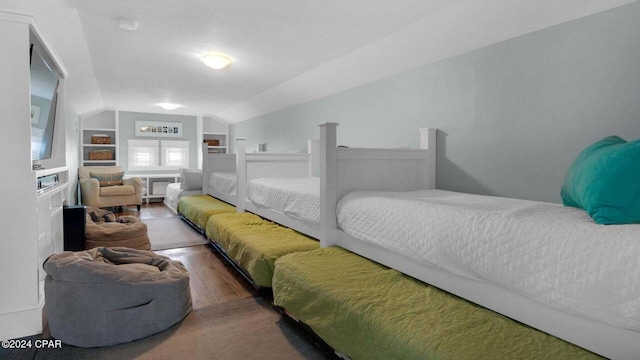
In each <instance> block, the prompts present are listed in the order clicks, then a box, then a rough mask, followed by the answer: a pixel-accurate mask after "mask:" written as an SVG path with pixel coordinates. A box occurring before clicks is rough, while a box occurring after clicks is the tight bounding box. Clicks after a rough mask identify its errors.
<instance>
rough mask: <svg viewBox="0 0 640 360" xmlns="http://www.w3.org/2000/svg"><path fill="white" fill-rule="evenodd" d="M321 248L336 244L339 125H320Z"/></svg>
mask: <svg viewBox="0 0 640 360" xmlns="http://www.w3.org/2000/svg"><path fill="white" fill-rule="evenodd" d="M319 126H320V156H319V158H320V236H319V237H320V238H319V240H320V247H327V246H331V245H334V244H335V241H336V239H334V238H333V236H334V232H335V229H336V228H337V227H338V224H337V221H336V206H337V203H338V199H337V183H336V179H337V173H336V172H337V166H336V151H337V150H336V145H337V140H336V127H337V126H338V124H337V123H323V124H320V125H319Z"/></svg>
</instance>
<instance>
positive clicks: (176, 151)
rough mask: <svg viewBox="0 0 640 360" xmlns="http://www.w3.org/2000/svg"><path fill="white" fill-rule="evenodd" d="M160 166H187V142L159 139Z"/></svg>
mask: <svg viewBox="0 0 640 360" xmlns="http://www.w3.org/2000/svg"><path fill="white" fill-rule="evenodd" d="M160 147H161V148H162V166H171V167H178V168H181V167H186V168H188V167H189V142H188V141H172V140H161V141H160Z"/></svg>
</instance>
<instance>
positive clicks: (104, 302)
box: [44, 247, 192, 347]
mask: <svg viewBox="0 0 640 360" xmlns="http://www.w3.org/2000/svg"><path fill="white" fill-rule="evenodd" d="M127 264H128V265H127ZM131 264H137V265H131ZM121 265H124V266H121ZM154 268H155V269H154ZM44 269H45V271H46V272H47V277H46V279H45V301H46V308H47V313H48V320H49V328H50V330H51V336H52V337H54V338H56V339H60V340H62V341H63V342H64V343H66V344H70V345H75V346H80V347H96V346H107V345H114V344H119V343H123V342H128V341H132V340H135V339H139V338H142V337H145V336H148V335H152V334H155V333H157V332H160V331H162V330H165V329H167V328H169V327H170V326H172V325H174V324H175V323H177V322H178V321H180V320H182V319H183V318H184V317H185V316H187V314H188V313H189V312H190V311H191V308H192V305H191V291H190V288H189V273H188V271H187V270H186V269H185V267H184V266H183V265H182V263H180V262H179V261H174V260H170V259H169V258H167V257H164V256H161V255H157V254H154V253H153V252H151V251H145V250H137V249H129V248H120V247H116V248H105V247H98V248H94V249H91V250H87V251H80V252H63V253H60V254H55V255H52V256H51V257H50V258H49V259H47V261H46V262H45V264H44ZM143 269H144V270H143ZM156 270H157V271H156Z"/></svg>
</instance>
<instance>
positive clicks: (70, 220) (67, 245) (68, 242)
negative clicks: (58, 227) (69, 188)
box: [62, 205, 87, 251]
mask: <svg viewBox="0 0 640 360" xmlns="http://www.w3.org/2000/svg"><path fill="white" fill-rule="evenodd" d="M85 214H86V207H85V206H84V205H74V206H65V207H64V208H63V209H62V219H63V220H62V223H63V229H64V251H81V250H84V246H85V242H86V238H85V235H86V232H87V224H86V221H85V220H86V219H85V216H86V215H85Z"/></svg>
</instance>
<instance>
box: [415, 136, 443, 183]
mask: <svg viewBox="0 0 640 360" xmlns="http://www.w3.org/2000/svg"><path fill="white" fill-rule="evenodd" d="M419 130H420V149H426V150H428V151H427V184H426V186H427V187H426V189H435V188H436V145H437V143H436V142H437V140H436V133H437V131H438V129H435V128H423V129H419Z"/></svg>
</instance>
